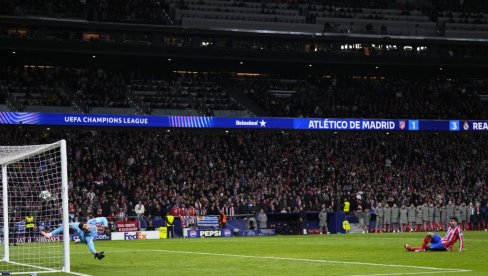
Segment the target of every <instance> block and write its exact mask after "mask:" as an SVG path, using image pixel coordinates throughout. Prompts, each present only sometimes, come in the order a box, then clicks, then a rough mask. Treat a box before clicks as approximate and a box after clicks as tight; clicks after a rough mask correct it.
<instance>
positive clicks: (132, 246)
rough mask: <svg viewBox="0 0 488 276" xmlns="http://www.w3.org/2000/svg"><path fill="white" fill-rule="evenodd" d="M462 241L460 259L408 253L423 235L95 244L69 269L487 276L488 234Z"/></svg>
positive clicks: (80, 249) (77, 250) (77, 251)
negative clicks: (96, 254) (98, 255)
mask: <svg viewBox="0 0 488 276" xmlns="http://www.w3.org/2000/svg"><path fill="white" fill-rule="evenodd" d="M464 234H465V241H466V243H465V251H464V252H463V253H459V252H457V251H456V252H419V253H415V252H406V251H405V249H404V248H403V246H402V245H403V244H404V243H409V244H412V245H416V246H419V245H420V244H421V242H422V239H423V235H424V234H422V233H412V234H410V233H408V234H368V235H364V234H349V235H308V236H275V237H238V238H205V239H173V240H136V241H98V242H96V247H97V249H98V250H100V251H105V254H106V258H105V259H104V260H103V261H98V260H95V259H93V256H92V255H91V254H89V253H88V250H87V248H86V246H85V245H81V244H77V245H75V244H72V246H71V249H72V258H71V263H72V271H73V272H78V273H83V274H88V275H117V276H120V275H179V276H181V275H280V276H282V275H422V274H426V275H427V274H439V275H442V274H445V273H450V274H458V273H462V274H466V275H488V265H487V263H486V262H487V260H488V253H487V251H486V249H487V247H488V232H465V233H464ZM456 245H458V244H456ZM50 275H53V274H50ZM58 275H61V274H58Z"/></svg>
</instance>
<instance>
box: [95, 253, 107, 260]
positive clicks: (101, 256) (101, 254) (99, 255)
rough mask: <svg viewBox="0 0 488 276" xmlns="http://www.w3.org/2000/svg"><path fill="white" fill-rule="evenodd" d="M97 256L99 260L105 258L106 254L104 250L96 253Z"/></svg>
mask: <svg viewBox="0 0 488 276" xmlns="http://www.w3.org/2000/svg"><path fill="white" fill-rule="evenodd" d="M95 258H96V259H99V260H101V259H103V258H105V255H104V254H103V251H102V252H97V253H95Z"/></svg>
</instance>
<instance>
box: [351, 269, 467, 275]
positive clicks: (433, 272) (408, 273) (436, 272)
mask: <svg viewBox="0 0 488 276" xmlns="http://www.w3.org/2000/svg"><path fill="white" fill-rule="evenodd" d="M462 272H471V271H470V270H468V271H425V272H406V273H400V272H397V273H385V274H355V275H351V276H390V275H419V274H439V273H462Z"/></svg>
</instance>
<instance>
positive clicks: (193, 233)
mask: <svg viewBox="0 0 488 276" xmlns="http://www.w3.org/2000/svg"><path fill="white" fill-rule="evenodd" d="M186 235H187V237H188V238H207V237H209V238H210V237H224V238H228V237H233V236H234V235H233V233H232V230H230V229H228V228H224V229H222V230H199V229H188V230H187V232H186Z"/></svg>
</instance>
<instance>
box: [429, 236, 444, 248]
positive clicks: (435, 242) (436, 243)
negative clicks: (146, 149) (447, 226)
mask: <svg viewBox="0 0 488 276" xmlns="http://www.w3.org/2000/svg"><path fill="white" fill-rule="evenodd" d="M430 250H432V251H446V248H444V245H442V238H441V237H440V236H439V235H437V234H434V237H432V239H430Z"/></svg>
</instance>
